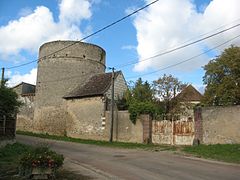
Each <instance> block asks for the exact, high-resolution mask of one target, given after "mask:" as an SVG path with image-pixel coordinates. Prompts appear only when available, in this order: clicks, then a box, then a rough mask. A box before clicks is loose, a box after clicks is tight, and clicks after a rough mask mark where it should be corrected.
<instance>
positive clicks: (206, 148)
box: [182, 144, 240, 163]
mask: <svg viewBox="0 0 240 180" xmlns="http://www.w3.org/2000/svg"><path fill="white" fill-rule="evenodd" d="M182 151H183V152H185V153H188V154H192V155H194V156H196V157H201V158H207V159H214V160H218V161H224V162H230V163H240V144H214V145H199V146H188V147H184V148H183V149H182Z"/></svg>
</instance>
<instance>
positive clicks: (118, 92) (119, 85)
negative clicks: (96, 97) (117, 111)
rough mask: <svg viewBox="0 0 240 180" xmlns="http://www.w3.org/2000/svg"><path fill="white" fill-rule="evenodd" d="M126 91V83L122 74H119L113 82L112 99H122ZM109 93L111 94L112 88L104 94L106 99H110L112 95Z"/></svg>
mask: <svg viewBox="0 0 240 180" xmlns="http://www.w3.org/2000/svg"><path fill="white" fill-rule="evenodd" d="M126 90H127V84H126V81H125V79H124V77H123V75H122V73H120V74H119V75H118V76H117V78H116V79H115V81H114V99H115V100H117V99H118V98H122V97H123V94H124V92H125V91H126ZM111 92H112V86H110V88H109V89H108V91H107V92H106V95H107V97H108V99H111V94H112V93H111Z"/></svg>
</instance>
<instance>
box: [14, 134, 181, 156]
mask: <svg viewBox="0 0 240 180" xmlns="http://www.w3.org/2000/svg"><path fill="white" fill-rule="evenodd" d="M17 134H20V135H27V136H35V137H40V138H45V139H53V140H60V141H68V142H76V143H82V144H92V145H98V146H104V147H115V148H127V149H144V150H153V151H164V150H172V151H175V150H176V149H177V147H176V146H170V145H155V144H141V143H128V142H112V143H110V142H108V141H99V140H89V139H78V138H71V137H67V136H56V135H49V134H38V133H32V132H26V131H17Z"/></svg>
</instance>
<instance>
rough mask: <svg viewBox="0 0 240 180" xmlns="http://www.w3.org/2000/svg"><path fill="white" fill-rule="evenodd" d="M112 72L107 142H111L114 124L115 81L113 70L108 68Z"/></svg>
mask: <svg viewBox="0 0 240 180" xmlns="http://www.w3.org/2000/svg"><path fill="white" fill-rule="evenodd" d="M110 69H111V70H112V93H111V123H110V139H109V142H112V141H113V123H114V79H115V73H114V70H115V68H114V67H113V68H110Z"/></svg>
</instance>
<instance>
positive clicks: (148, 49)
mask: <svg viewBox="0 0 240 180" xmlns="http://www.w3.org/2000/svg"><path fill="white" fill-rule="evenodd" d="M150 1H151V0H147V3H149V2H150ZM238 7H240V1H238V0H229V1H224V0H213V1H211V2H210V4H209V5H207V6H206V8H205V10H204V11H203V12H202V13H201V12H198V11H197V9H196V6H195V4H193V1H192V0H181V1H179V0H161V1H159V2H157V3H156V4H154V5H152V6H150V7H149V8H148V9H146V10H144V11H141V12H140V13H138V14H137V15H136V16H135V18H134V26H135V28H136V30H137V41H138V45H137V52H138V55H139V60H141V59H145V58H148V57H151V56H153V55H156V54H158V53H159V52H163V51H165V50H167V49H168V50H169V49H172V48H173V47H177V46H179V45H180V44H181V43H182V42H185V41H186V40H189V39H191V38H192V37H197V36H199V35H201V34H204V33H206V32H209V31H211V30H213V29H216V28H217V27H220V26H222V25H226V24H228V25H229V26H231V25H233V23H232V24H230V23H231V22H233V21H234V20H237V19H239V17H240V11H239V8H238ZM236 23H237V22H235V24H236ZM238 23H239V21H238ZM224 28H226V27H222V29H224ZM219 30H220V29H219ZM219 30H218V31H219ZM237 31H238V32H239V28H236V30H232V31H229V32H227V33H223V34H221V35H220V36H216V37H214V38H211V39H210V40H208V41H204V42H202V43H200V44H196V45H194V46H191V47H188V48H185V49H182V50H178V51H176V52H174V53H171V54H168V55H164V56H161V57H158V58H154V59H151V60H148V61H143V62H141V63H138V64H137V65H136V66H135V67H134V70H135V71H144V70H146V69H149V68H154V69H159V68H162V67H166V66H168V65H171V64H174V63H177V62H179V61H182V60H185V59H188V58H190V57H192V56H194V55H197V54H200V53H202V52H203V51H204V50H206V47H208V48H211V47H213V46H216V45H218V44H220V43H222V42H224V41H226V40H228V39H230V38H232V37H233V36H236V35H238V34H237ZM215 32H216V31H215ZM212 33H213V32H212ZM198 38H199V37H198ZM236 44H240V41H239V40H238V41H237V43H236ZM220 50H222V48H220ZM208 60H209V57H208V56H207V55H204V56H201V57H198V58H196V59H194V60H193V61H191V62H187V63H184V64H182V65H179V66H176V67H175V68H174V69H175V70H184V71H186V70H193V69H195V68H199V67H201V66H202V65H204V64H206V62H207V61H208Z"/></svg>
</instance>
